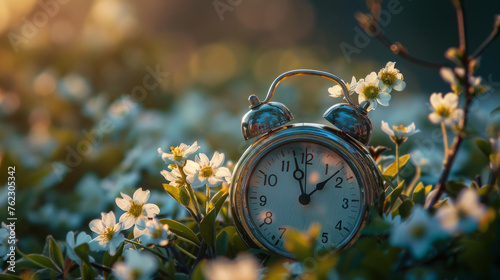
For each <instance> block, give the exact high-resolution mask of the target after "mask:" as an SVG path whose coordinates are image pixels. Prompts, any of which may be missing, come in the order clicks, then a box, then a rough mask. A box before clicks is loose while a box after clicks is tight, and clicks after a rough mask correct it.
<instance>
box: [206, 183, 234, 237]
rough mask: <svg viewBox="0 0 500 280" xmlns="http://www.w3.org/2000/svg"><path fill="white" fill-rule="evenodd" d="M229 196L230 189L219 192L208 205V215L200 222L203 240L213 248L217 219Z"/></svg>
mask: <svg viewBox="0 0 500 280" xmlns="http://www.w3.org/2000/svg"><path fill="white" fill-rule="evenodd" d="M228 195H229V189H228V188H223V189H221V190H220V191H219V192H217V193H216V194H215V195H214V197H213V198H212V200H211V201H210V204H209V205H208V213H207V215H206V216H205V217H204V218H203V220H201V222H200V234H201V237H203V240H205V242H207V244H208V245H210V246H212V245H213V244H214V242H215V219H216V218H217V215H218V214H219V211H220V209H221V208H222V205H223V204H224V202H226V199H227V196H228Z"/></svg>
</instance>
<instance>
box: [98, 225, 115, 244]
mask: <svg viewBox="0 0 500 280" xmlns="http://www.w3.org/2000/svg"><path fill="white" fill-rule="evenodd" d="M113 234H115V231H114V230H113V228H105V229H104V230H103V231H102V232H101V235H102V236H104V238H103V239H104V242H106V243H108V242H109V241H110V240H111V238H113Z"/></svg>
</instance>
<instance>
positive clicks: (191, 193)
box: [176, 164, 202, 225]
mask: <svg viewBox="0 0 500 280" xmlns="http://www.w3.org/2000/svg"><path fill="white" fill-rule="evenodd" d="M176 166H177V169H178V170H179V173H180V174H181V177H182V180H183V181H184V182H186V184H184V187H185V188H186V191H187V192H188V195H189V198H190V199H191V201H192V202H193V204H194V208H195V210H196V213H195V215H193V218H194V219H195V221H196V223H198V225H199V224H200V222H201V217H202V214H201V210H200V205H199V204H198V200H197V199H196V195H195V194H194V191H193V187H192V186H191V185H190V184H189V183H188V182H187V178H186V173H184V169H182V167H181V166H180V165H178V164H176ZM189 212H191V211H189Z"/></svg>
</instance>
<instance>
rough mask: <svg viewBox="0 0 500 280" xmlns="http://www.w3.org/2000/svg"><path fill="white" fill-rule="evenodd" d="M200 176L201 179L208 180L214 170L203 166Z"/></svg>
mask: <svg viewBox="0 0 500 280" xmlns="http://www.w3.org/2000/svg"><path fill="white" fill-rule="evenodd" d="M200 174H201V176H202V177H203V178H208V177H210V176H212V174H214V170H213V169H212V166H205V167H203V168H202V169H201V170H200Z"/></svg>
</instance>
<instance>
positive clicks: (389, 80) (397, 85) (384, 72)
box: [378, 61, 406, 92]
mask: <svg viewBox="0 0 500 280" xmlns="http://www.w3.org/2000/svg"><path fill="white" fill-rule="evenodd" d="M395 64H396V62H392V61H389V62H387V64H386V65H385V67H384V68H382V69H380V71H379V72H378V77H379V79H380V80H381V81H382V83H383V84H384V85H385V86H387V87H389V88H390V89H391V88H393V89H394V90H397V91H402V90H403V89H405V87H406V83H405V82H404V78H403V74H401V73H399V70H398V69H396V68H394V65H395ZM389 92H390V90H389Z"/></svg>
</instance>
